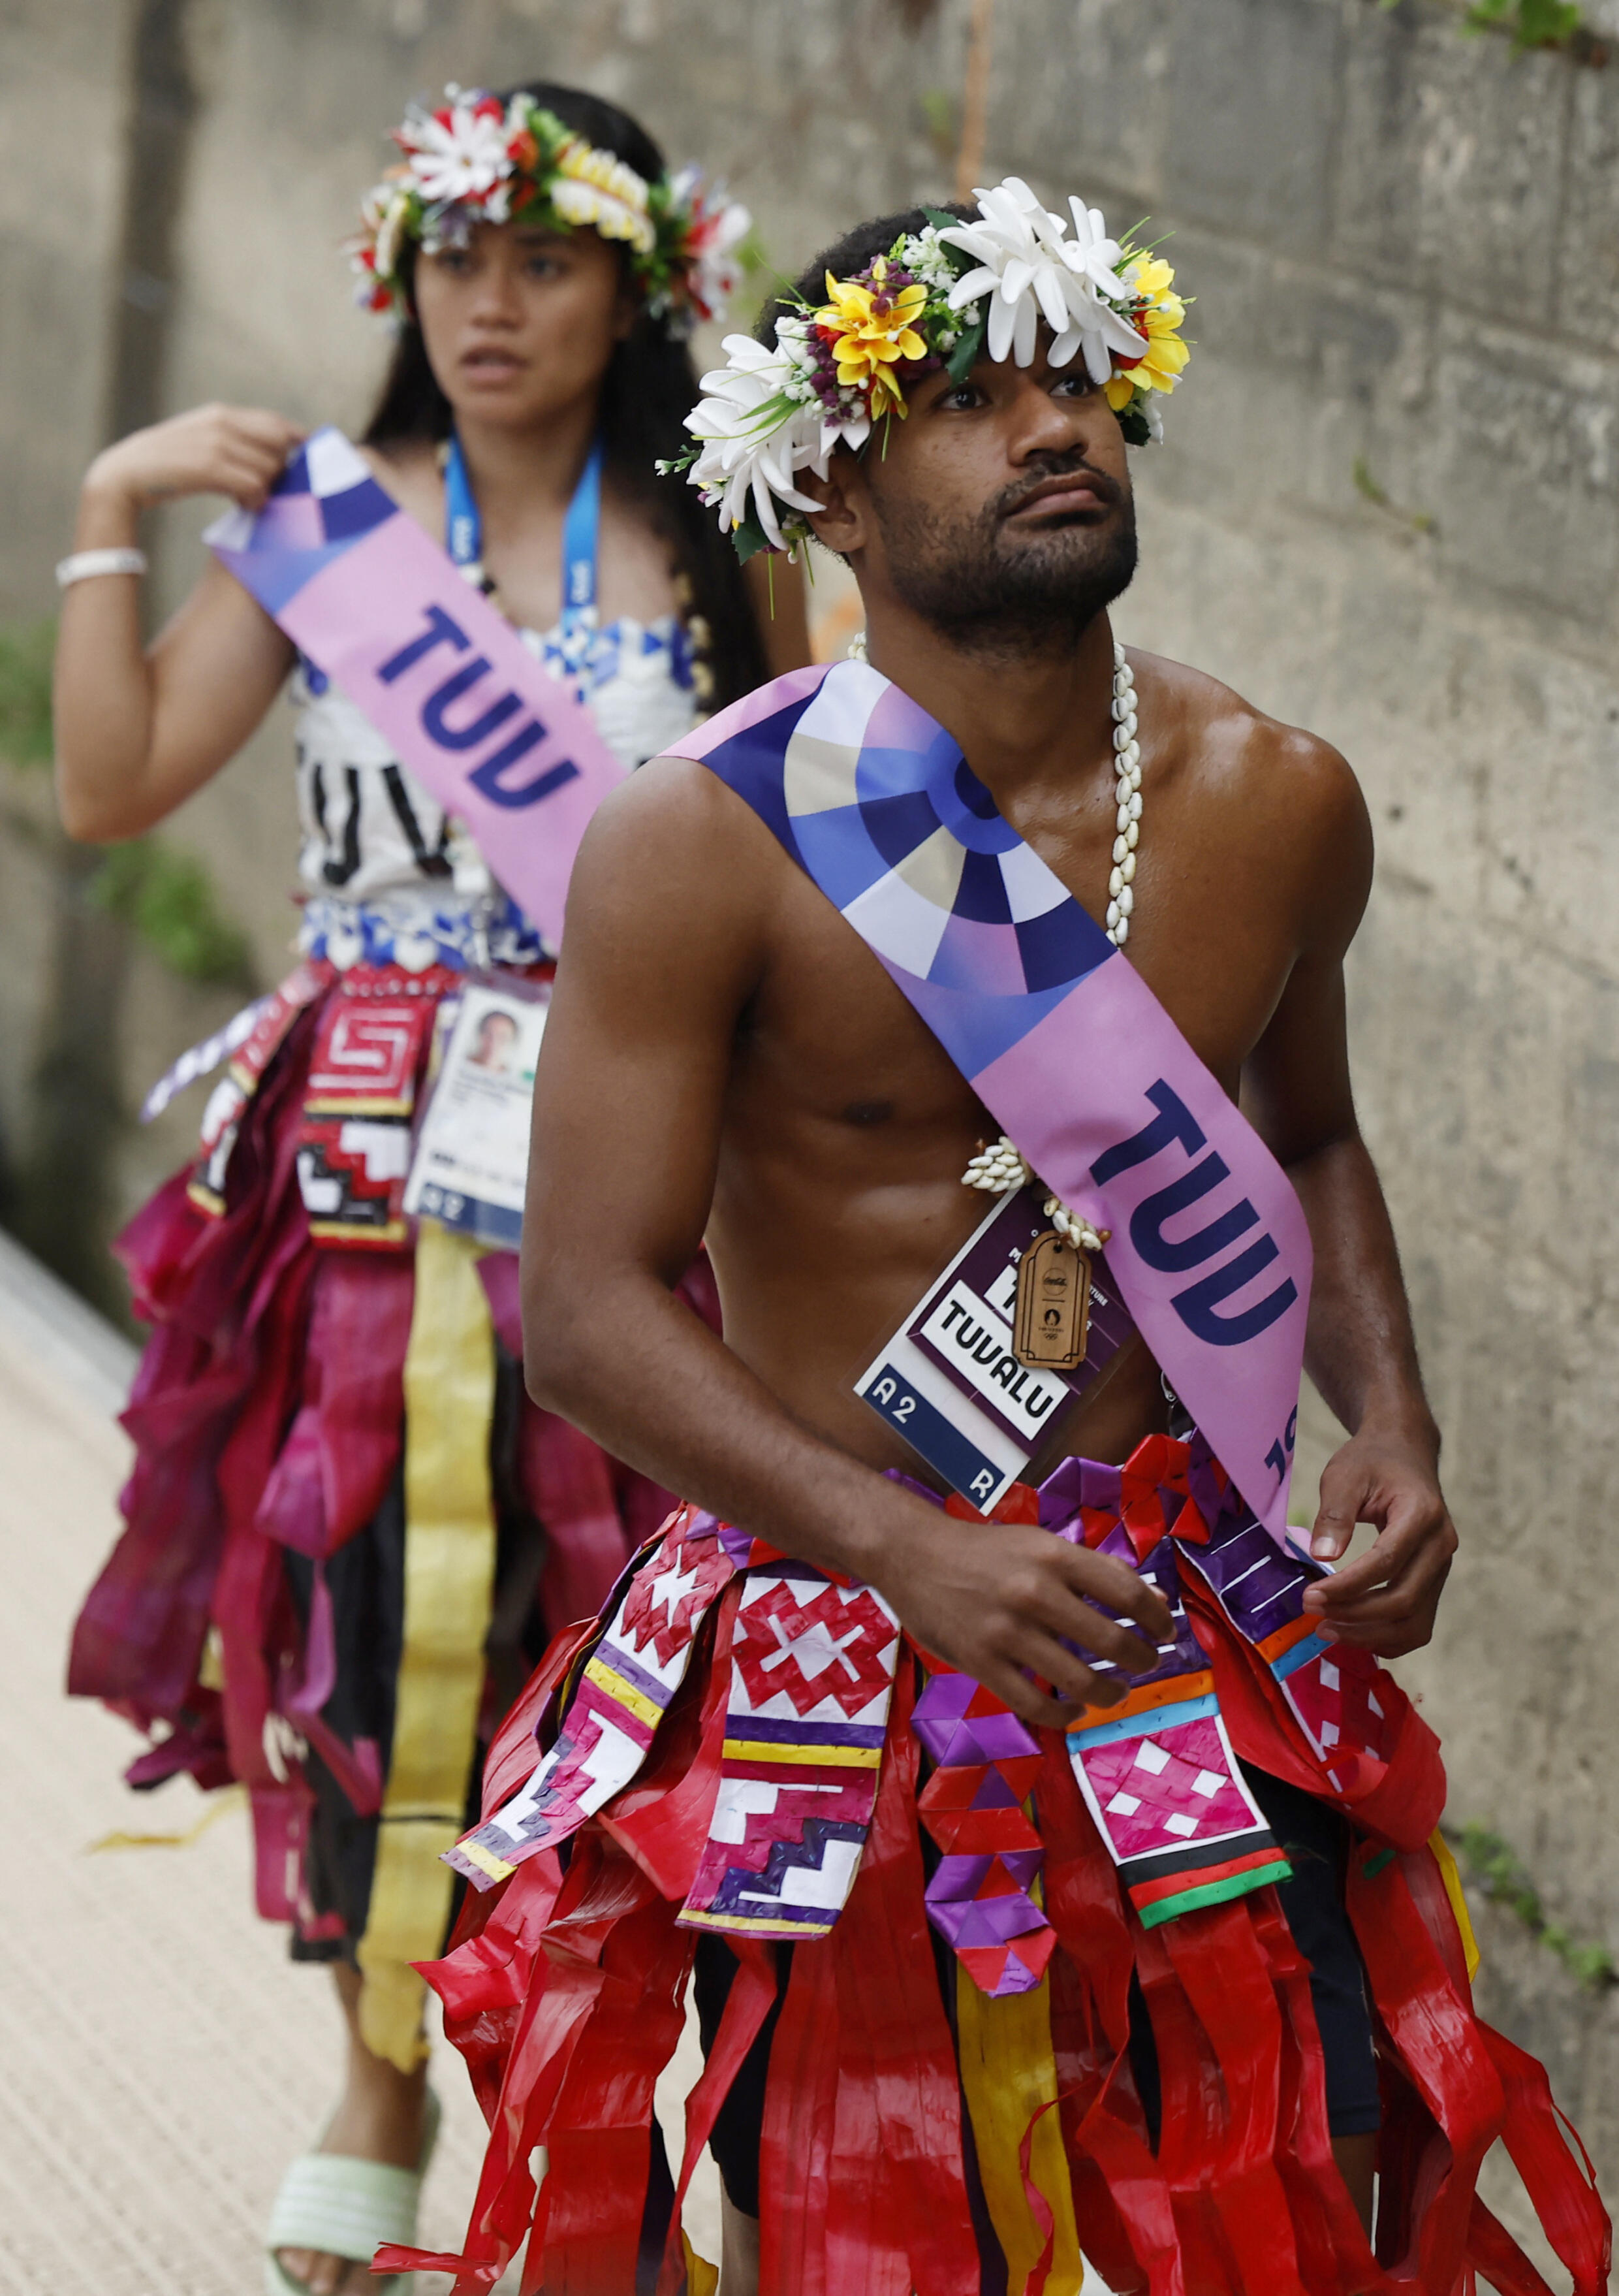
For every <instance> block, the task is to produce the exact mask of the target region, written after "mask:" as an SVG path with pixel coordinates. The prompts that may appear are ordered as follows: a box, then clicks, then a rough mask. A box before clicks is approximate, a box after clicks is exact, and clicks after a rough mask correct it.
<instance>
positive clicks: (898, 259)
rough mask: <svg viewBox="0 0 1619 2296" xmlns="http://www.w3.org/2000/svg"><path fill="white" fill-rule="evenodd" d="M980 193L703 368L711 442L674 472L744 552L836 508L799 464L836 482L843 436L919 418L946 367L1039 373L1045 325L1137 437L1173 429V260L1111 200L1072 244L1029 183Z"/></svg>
mask: <svg viewBox="0 0 1619 2296" xmlns="http://www.w3.org/2000/svg"><path fill="white" fill-rule="evenodd" d="M974 196H975V198H976V199H977V202H978V212H977V216H976V217H969V219H968V220H967V221H966V222H963V221H962V220H961V218H960V217H956V216H953V215H950V214H948V213H947V212H945V211H944V209H928V210H927V213H928V224H927V225H926V227H925V228H924V229H923V230H922V231H920V232H919V233H917V234H914V235H910V234H903V235H902V236H901V237H900V238H898V239H896V240H895V242H894V245H893V246H892V247H891V248H890V249H889V250H888V251H887V254H886V255H879V256H878V257H877V258H875V260H874V261H873V262H871V264H870V265H869V266H867V268H866V269H865V270H864V271H863V272H862V273H861V274H860V275H859V276H858V277H857V278H854V279H834V278H833V277H832V275H831V274H830V272H829V273H828V274H827V279H826V301H825V303H824V304H822V305H821V306H820V307H818V308H816V307H812V306H811V305H809V304H808V303H805V302H801V301H800V302H799V303H798V307H797V309H796V310H793V311H789V312H787V313H785V314H783V316H781V317H780V318H778V319H777V321H776V326H775V336H776V340H775V342H774V344H773V345H771V344H767V343H760V342H756V341H755V340H753V338H752V337H751V336H749V335H727V336H726V338H725V348H726V350H727V351H728V352H729V353H730V363H729V365H725V366H724V367H718V368H715V371H714V372H713V373H711V374H706V375H705V376H704V377H703V380H702V389H703V392H704V397H703V398H702V400H701V401H700V403H699V405H698V406H696V407H695V408H694V409H693V410H692V412H691V414H689V415H687V417H686V428H687V430H690V431H691V434H692V437H693V439H694V440H695V441H696V443H695V444H694V445H693V446H692V447H690V448H688V450H687V452H686V453H685V454H684V455H683V456H681V457H679V458H678V459H677V460H676V461H675V462H673V463H665V464H663V465H661V467H662V468H663V469H665V470H683V471H685V473H686V476H687V479H688V480H689V481H690V483H691V485H692V486H694V487H699V488H701V489H702V496H703V500H704V501H705V502H706V503H707V504H709V505H710V506H711V507H713V508H715V509H717V510H718V512H719V514H720V527H721V529H722V531H724V532H727V533H730V534H731V535H732V537H734V539H735V543H736V546H737V550H738V553H739V554H740V556H741V557H743V558H749V557H751V556H752V555H753V553H754V552H755V551H756V550H763V549H771V550H790V549H792V548H793V547H794V546H795V545H797V543H799V542H801V541H802V540H803V539H804V538H805V536H806V535H807V533H808V531H809V529H808V527H807V525H806V524H805V512H809V511H814V510H815V509H817V508H818V507H819V505H818V504H817V503H816V502H815V501H814V497H813V496H809V495H805V494H803V493H801V492H800V491H799V490H798V488H797V487H796V486H795V485H794V480H795V479H796V478H797V474H798V472H799V471H806V470H808V471H814V472H815V473H816V474H817V475H818V476H819V477H821V478H825V477H826V476H827V473H828V470H829V467H830V462H831V456H832V452H833V449H834V448H835V447H838V445H839V444H840V443H841V444H846V445H848V446H850V447H855V448H859V447H863V446H864V444H865V442H866V440H867V439H868V438H869V437H870V435H871V429H872V425H873V424H874V423H876V422H883V421H885V420H887V418H888V417H890V416H892V415H895V414H897V415H900V416H903V415H904V413H905V411H906V410H905V398H904V385H905V384H906V383H908V382H912V381H915V380H916V379H917V378H918V377H919V376H920V375H923V374H926V373H929V372H931V371H933V370H935V369H937V368H940V367H943V368H944V369H945V370H946V371H947V372H948V373H949V374H950V376H951V378H952V380H953V381H957V382H961V381H965V380H966V378H967V375H968V373H969V371H970V369H971V367H972V365H973V363H974V361H975V360H976V359H977V358H978V357H980V356H981V355H982V354H983V353H984V352H985V351H986V350H987V352H988V354H989V357H991V358H992V359H1004V358H1005V357H1007V355H1008V353H1009V352H1010V354H1011V356H1012V357H1013V358H1015V359H1016V361H1017V363H1018V365H1019V366H1028V365H1031V364H1032V363H1033V360H1034V348H1035V342H1036V339H1037V336H1038V332H1039V327H1040V322H1041V320H1042V319H1043V320H1044V321H1045V323H1046V324H1047V326H1048V327H1049V328H1050V329H1051V338H1052V340H1051V348H1050V351H1049V354H1048V356H1049V357H1050V358H1051V363H1052V365H1054V366H1067V365H1068V363H1069V362H1070V360H1072V359H1074V358H1075V357H1083V360H1084V363H1085V371H1086V373H1088V374H1089V375H1090V377H1091V379H1092V381H1093V382H1095V383H1097V384H1099V385H1100V387H1101V389H1102V390H1103V391H1104V392H1105V394H1106V397H1107V400H1108V406H1111V407H1112V409H1113V410H1114V412H1115V414H1116V415H1117V416H1118V418H1119V424H1120V427H1121V429H1122V430H1123V431H1124V436H1125V438H1126V439H1129V440H1130V442H1131V444H1132V446H1143V445H1145V443H1146V442H1147V440H1148V439H1159V438H1162V436H1163V425H1162V422H1161V421H1160V419H1159V414H1158V410H1157V406H1156V404H1155V403H1154V394H1155V393H1156V392H1157V391H1170V390H1173V389H1174V387H1175V384H1176V383H1177V381H1179V380H1180V377H1181V373H1182V369H1183V368H1184V367H1185V365H1186V362H1187V358H1188V357H1189V353H1188V350H1187V347H1186V345H1185V344H1184V343H1183V342H1182V340H1181V339H1180V335H1179V333H1178V332H1177V331H1178V329H1179V328H1180V325H1181V323H1182V320H1183V319H1184V318H1185V316H1186V307H1185V305H1184V304H1183V303H1182V300H1181V298H1180V297H1179V296H1178V295H1177V294H1176V293H1175V291H1174V276H1175V275H1174V273H1173V271H1172V270H1171V268H1170V266H1169V265H1168V264H1167V263H1165V261H1164V259H1163V258H1162V257H1161V256H1158V255H1157V254H1155V253H1154V251H1153V250H1152V249H1151V248H1150V247H1148V246H1142V245H1138V244H1136V243H1135V242H1134V238H1133V234H1126V236H1125V237H1124V240H1123V241H1118V240H1113V239H1109V238H1108V234H1107V226H1106V225H1105V224H1104V223H1103V221H1102V217H1101V211H1100V209H1098V208H1085V207H1082V206H1081V204H1080V202H1079V201H1078V200H1076V199H1073V200H1070V201H1069V202H1068V207H1069V211H1070V213H1071V215H1072V217H1073V231H1072V235H1071V236H1070V234H1069V225H1068V220H1067V217H1063V216H1059V215H1053V214H1052V213H1051V210H1050V209H1048V208H1044V207H1043V206H1042V205H1041V203H1040V201H1038V200H1037V199H1036V198H1035V196H1034V193H1033V192H1031V191H1030V189H1029V187H1028V185H1027V184H1025V183H1022V182H1020V181H1019V179H1018V177H1017V176H1008V177H1007V178H1006V181H1005V182H1004V183H1002V184H997V185H996V187H995V189H994V190H993V191H980V192H977V193H975V194H974Z"/></svg>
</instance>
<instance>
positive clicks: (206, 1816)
mask: <svg viewBox="0 0 1619 2296" xmlns="http://www.w3.org/2000/svg"><path fill="white" fill-rule="evenodd" d="M247 1799H248V1790H247V1788H246V1786H221V1787H220V1788H219V1789H218V1791H217V1792H216V1793H215V1795H214V1798H213V1800H211V1801H210V1802H209V1806H208V1808H206V1809H205V1810H204V1811H203V1813H202V1815H201V1816H200V1818H199V1819H198V1820H197V1822H196V1824H195V1825H188V1826H187V1827H186V1829H185V1831H184V1833H123V1832H122V1831H121V1830H120V1831H119V1833H103V1834H102V1838H101V1840H100V1841H87V1842H86V1844H85V1849H86V1853H87V1854H89V1855H91V1856H94V1853H95V1852H96V1851H97V1850H101V1849H190V1848H191V1846H192V1842H193V1841H201V1839H202V1837H203V1835H204V1834H205V1833H207V1832H208V1830H209V1826H210V1825H215V1824H217V1821H218V1820H219V1819H220V1818H222V1817H224V1816H225V1815H226V1814H227V1812H229V1811H231V1810H233V1809H242V1808H245V1807H246V1805H247Z"/></svg>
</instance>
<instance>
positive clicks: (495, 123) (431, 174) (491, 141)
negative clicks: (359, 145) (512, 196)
mask: <svg viewBox="0 0 1619 2296" xmlns="http://www.w3.org/2000/svg"><path fill="white" fill-rule="evenodd" d="M449 114H450V116H449V121H448V124H447V125H446V123H445V122H444V121H442V120H440V119H437V118H436V117H435V116H434V115H433V114H432V113H431V112H427V113H423V114H418V115H417V116H416V117H415V118H413V119H411V120H410V121H409V122H408V123H407V124H406V126H405V127H404V128H403V129H401V131H400V136H399V140H400V143H401V144H402V145H403V146H404V150H405V157H406V159H407V160H408V161H409V163H410V170H411V174H412V175H413V177H414V178H415V182H416V186H417V189H418V190H419V191H420V192H421V196H422V198H423V199H424V200H426V201H429V203H430V204H432V205H435V206H437V205H438V204H439V203H440V202H442V201H455V200H468V199H473V200H477V199H482V198H483V197H484V196H485V195H486V194H487V193H489V192H491V191H493V189H494V188H495V184H500V183H503V182H504V181H505V179H506V178H507V177H508V176H510V175H511V158H510V155H509V154H508V152H507V150H506V141H507V129H506V119H505V115H504V113H503V112H502V111H499V110H495V111H478V110H476V109H475V108H474V106H473V105H472V104H470V103H469V102H466V101H465V100H464V99H462V98H461V97H459V96H458V97H457V98H456V100H455V101H454V102H452V103H451V105H450V106H449Z"/></svg>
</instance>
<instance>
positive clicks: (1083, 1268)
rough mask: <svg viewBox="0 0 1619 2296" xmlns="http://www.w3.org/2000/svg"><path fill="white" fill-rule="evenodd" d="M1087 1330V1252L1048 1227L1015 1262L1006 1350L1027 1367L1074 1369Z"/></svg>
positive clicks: (1080, 1359) (1079, 1361)
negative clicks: (1014, 1288) (1009, 1343)
mask: <svg viewBox="0 0 1619 2296" xmlns="http://www.w3.org/2000/svg"><path fill="white" fill-rule="evenodd" d="M1090 1331H1091V1255H1090V1254H1089V1252H1085V1251H1079V1250H1078V1248H1077V1247H1076V1246H1075V1245H1074V1244H1071V1243H1067V1242H1064V1241H1063V1239H1062V1237H1061V1236H1059V1234H1058V1233H1057V1231H1056V1229H1055V1228H1048V1229H1047V1230H1046V1232H1045V1234H1043V1235H1037V1236H1036V1237H1035V1238H1034V1242H1033V1243H1031V1244H1030V1246H1029V1248H1028V1250H1027V1251H1026V1252H1025V1253H1024V1255H1023V1258H1022V1259H1020V1260H1019V1261H1018V1299H1017V1308H1016V1312H1015V1314H1014V1316H1013V1318H1012V1353H1013V1354H1014V1355H1015V1356H1016V1357H1017V1358H1018V1362H1019V1363H1020V1364H1025V1365H1027V1366H1028V1367H1029V1368H1030V1369H1031V1370H1034V1371H1038V1370H1041V1369H1045V1370H1048V1371H1077V1370H1078V1368H1079V1366H1080V1365H1081V1364H1082V1363H1083V1361H1084V1359H1085V1343H1086V1341H1087V1340H1088V1339H1089V1337H1090Z"/></svg>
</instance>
